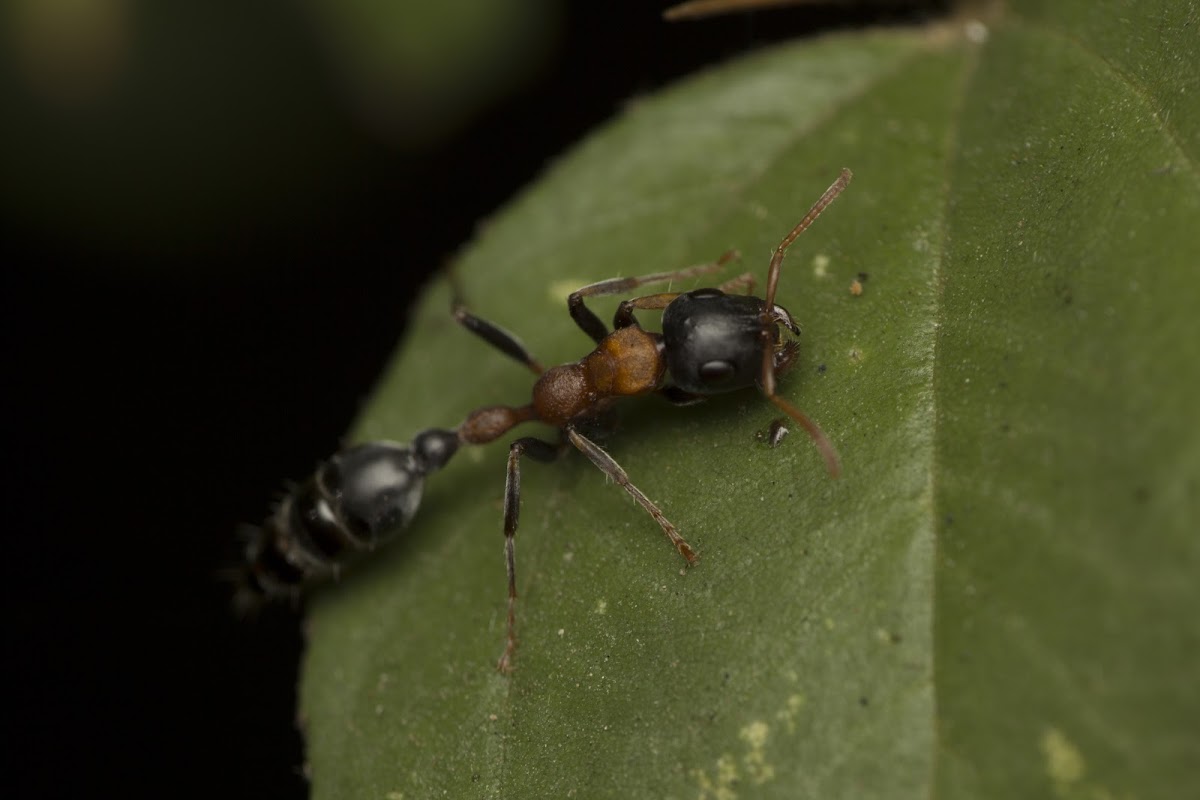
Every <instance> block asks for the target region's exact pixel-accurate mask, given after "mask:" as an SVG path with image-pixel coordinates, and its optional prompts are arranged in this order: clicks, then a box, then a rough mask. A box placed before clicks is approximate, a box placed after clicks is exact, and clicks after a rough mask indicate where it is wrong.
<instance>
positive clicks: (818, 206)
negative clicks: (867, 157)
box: [766, 167, 854, 309]
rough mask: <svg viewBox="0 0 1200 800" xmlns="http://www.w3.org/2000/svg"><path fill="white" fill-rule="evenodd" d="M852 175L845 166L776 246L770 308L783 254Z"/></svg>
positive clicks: (769, 283) (770, 276)
mask: <svg viewBox="0 0 1200 800" xmlns="http://www.w3.org/2000/svg"><path fill="white" fill-rule="evenodd" d="M852 177H854V175H853V174H852V173H851V172H850V170H848V169H846V168H845V167H843V168H842V174H841V175H839V176H838V179H837V180H836V181H834V182H833V185H831V186H830V187H829V188H828V189H826V190H825V194H823V195H821V196H820V197H819V198H817V202H815V203H813V204H812V208H810V209H809V210H808V213H807V214H805V215H804V219H802V220H800V222H799V223H797V224H796V227H794V228H792V231H791V233H789V234H788V235H787V236H785V237H783V241H782V242H780V243H779V247H776V248H775V255H773V256H771V266H770V268H769V269H768V270H767V297H766V306H767V308H768V309H772V308H774V307H775V287H776V286H778V285H779V268H780V267H782V266H783V254H784V253H786V252H787V249H788V248H789V247H791V246H792V242H794V241H796V237H797V236H799V235H800V234H802V233H804V231H805V230H806V229H807V228H808V226H809V225H812V224H813V221H814V220H815V219H816V218H817V217H819V216H821V212H822V211H824V210H825V209H826V208H827V207H828V206H829V204H830V203H832V202H833V201H834V200H835V199H836V198H837V196H838V195H839V194H841V193H842V190H843V189H845V188H846V186H847V185H848V184H849V183H850V179H851V178H852Z"/></svg>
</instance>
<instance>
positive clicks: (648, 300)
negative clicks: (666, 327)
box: [613, 292, 679, 330]
mask: <svg viewBox="0 0 1200 800" xmlns="http://www.w3.org/2000/svg"><path fill="white" fill-rule="evenodd" d="M676 297H679V292H663V293H662V294H648V295H644V296H642V297H635V298H633V299H631V300H622V301H621V305H619V306H617V313H616V314H614V315H613V328H615V329H616V330H620V329H621V328H628V327H629V326H630V325H637V324H638V321H637V319H636V318H635V317H634V316H633V312H634V311H662V310H663V309H664V308H666V307H667V306H669V305H670V304H671V301H672V300H674V299H675V298H676Z"/></svg>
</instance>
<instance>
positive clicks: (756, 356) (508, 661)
mask: <svg viewBox="0 0 1200 800" xmlns="http://www.w3.org/2000/svg"><path fill="white" fill-rule="evenodd" d="M850 177H851V175H850V170H848V169H843V170H842V172H841V175H839V176H838V179H837V180H836V181H834V183H833V184H832V185H831V186H830V187H829V188H828V189H826V190H825V193H824V194H822V195H821V197H820V198H819V199H818V200H817V202H815V203H814V204H813V206H812V208H810V209H809V210H808V213H807V214H805V215H804V218H803V219H802V220H800V222H799V223H797V225H796V226H795V227H794V228H792V230H791V231H790V232H789V233H788V234H787V236H785V237H783V240H782V241H781V242H780V243H779V246H778V247H776V248H775V252H774V254H773V255H772V257H771V263H770V266H769V268H768V270H767V293H766V297H765V298H761V299H760V298H758V297H754V296H752V295H750V294H748V293H747V294H728V293H727V292H728V291H730V290H733V289H739V288H740V289H745V290H746V291H747V292H750V291H753V287H754V278H753V277H752V276H751V275H750V274H749V273H744V274H742V275H739V276H738V277H736V278H733V279H731V280H729V281H726V282H725V283H723V284H722V285H721V286H719V287H717V288H705V289H694V290H692V291H690V292H661V293H658V294H649V295H643V296H640V297H634V298H632V299H629V300H625V301H623V302H622V303H621V304H620V305H619V306H618V308H617V312H616V316H615V317H614V319H613V330H612V331H609V330H608V328H607V327H605V325H604V323H603V322H602V321H601V320H600V318H599V317H598V316H596V314H595V313H594V312H593V311H592V310H591V309H589V308H588V307H587V306H586V305H585V304H584V301H585V300H586V299H587V298H592V297H600V296H604V295H613V294H627V293H629V292H630V291H631V290H633V289H636V288H638V287H639V286H644V285H646V284H654V283H666V282H668V281H672V280H676V279H682V278H690V277H693V276H696V275H701V274H704V273H708V272H713V271H715V270H717V269H720V268H721V267H722V266H724V265H725V264H726V263H727V262H728V261H730V260H732V259H734V258H736V257H737V253H736V251H733V250H730V251H728V252H726V253H725V254H724V255H722V256H721V257H720V258H718V259H717V260H716V261H714V262H711V263H709V264H701V265H698V266H694V267H688V268H686V269H680V270H675V271H673V272H660V273H656V274H653V275H644V276H641V277H632V278H612V279H609V280H604V281H600V282H598V283H593V284H590V285H588V286H585V287H583V288H582V289H579V290H578V291H576V292H574V293H572V294H571V295H570V297H569V298H568V299H567V309H568V311H569V313H570V315H571V319H573V320H574V321H575V324H576V325H578V326H579V327H580V328H581V329H582V330H583V332H584V333H586V334H587V335H588V336H590V337H591V338H592V339H593V340H594V341H595V343H596V348H595V349H594V350H592V352H590V353H588V354H587V355H586V356H584V357H583V358H581V359H580V360H579V361H576V362H575V363H573V364H563V365H561V366H557V367H551V368H549V369H546V368H544V367H543V366H542V365H541V364H540V363H538V361H537V359H535V358H534V357H533V355H532V354H531V353H530V352H529V351H528V350H527V349H526V348H525V346H524V345H523V344H521V342H520V341H519V340H518V339H517V338H516V337H515V336H514V335H512V334H511V333H509V332H507V331H505V330H503V329H501V328H499V327H497V326H495V325H493V324H492V323H490V322H487V321H486V320H484V319H481V318H479V317H477V316H475V315H474V314H472V313H471V312H470V311H468V310H467V308H466V306H465V305H464V304H463V303H462V302H461V300H459V299H458V298H457V297H456V298H455V300H454V303H453V314H454V318H455V320H456V321H457V322H458V323H459V324H460V325H462V326H463V327H464V328H466V329H467V330H468V331H470V332H471V333H473V334H475V335H476V336H478V337H479V338H481V339H483V340H484V341H485V342H487V343H488V344H490V345H492V346H493V347H495V348H496V349H497V350H500V351H501V352H502V353H504V354H505V355H507V356H509V357H510V358H512V359H514V360H516V361H518V362H519V363H521V364H523V365H525V366H526V367H528V368H529V370H530V371H532V372H533V373H534V374H535V375H537V380H536V381H535V382H534V384H533V391H532V399H531V401H530V402H529V403H528V404H526V405H522V406H507V405H494V406H485V407H483V408H479V409H476V410H475V411H472V412H471V413H470V414H468V415H467V418H466V419H465V420H463V422H462V423H461V424H460V425H459V426H458V427H457V428H454V429H452V430H447V429H442V428H430V429H428V430H425V431H422V432H420V433H418V434H417V435H416V437H415V438H414V439H413V441H412V443H411V444H398V443H395V442H388V441H375V442H367V443H364V444H360V445H356V446H354V447H351V448H349V449H347V450H344V451H342V452H340V453H338V454H336V455H334V456H333V457H332V458H330V459H329V460H328V461H325V462H324V463H322V464H321V465H320V466H319V467H318V468H317V470H316V472H315V473H314V474H313V475H312V476H310V477H309V478H308V479H307V480H306V481H305V482H304V483H302V484H300V485H299V486H298V487H297V488H295V489H294V490H293V491H292V492H291V493H289V494H288V495H287V496H286V497H284V498H283V500H282V501H281V502H280V503H279V505H278V506H277V507H276V508H275V509H274V511H273V512H272V514H271V516H270V517H268V518H267V520H266V522H265V523H264V524H263V526H262V527H261V528H260V529H257V530H256V531H255V532H254V534H253V535H252V536H251V539H250V542H249V544H248V545H247V548H246V564H245V567H244V569H243V570H242V574H241V576H240V578H239V580H238V583H239V587H238V591H237V594H236V596H235V603H236V604H237V605H238V606H240V607H242V608H250V607H253V606H255V605H257V604H258V602H259V601H261V600H263V599H267V598H271V597H277V596H289V595H290V596H292V597H296V596H297V595H298V593H299V590H300V588H301V587H302V586H303V585H304V584H307V583H309V582H310V581H311V580H314V579H318V578H321V577H329V576H334V577H336V575H337V572H338V569H339V567H340V565H341V563H342V561H343V559H344V558H345V557H346V556H347V555H350V554H352V553H354V552H357V551H363V550H371V549H374V548H375V547H376V546H377V545H379V544H382V543H383V542H384V541H386V540H387V539H390V538H392V537H393V536H395V535H396V534H397V533H399V532H400V531H401V530H403V529H405V528H406V527H408V525H409V523H410V522H411V521H412V518H413V516H414V515H415V514H416V512H417V508H418V506H419V505H420V502H421V493H422V490H423V485H424V481H425V478H426V476H428V475H430V474H431V473H434V472H436V471H438V470H439V469H441V468H442V467H444V466H445V465H446V463H447V462H448V461H449V460H450V459H451V458H452V457H453V456H454V454H455V453H456V452H457V451H458V448H459V447H460V446H461V445H477V444H486V443H488V442H491V441H494V440H496V439H498V438H499V437H501V436H503V435H504V434H506V433H508V431H510V430H512V429H513V428H515V427H516V426H518V425H520V424H522V423H525V422H534V421H537V422H542V423H546V424H549V425H552V426H554V427H556V428H558V429H559V431H560V437H559V441H558V442H557V443H553V442H547V441H544V440H542V439H538V438H536V437H532V436H526V437H523V438H520V439H517V440H516V441H514V442H513V443H512V444H511V445H509V448H508V469H507V477H506V481H505V486H504V560H505V565H506V568H507V573H508V613H507V635H506V639H505V646H504V653H503V655H501V657H500V661H499V663H498V664H497V669H499V670H500V671H501V672H509V671H511V670H512V666H513V656H514V654H515V652H516V646H517V638H516V601H517V578H516V557H515V551H514V538H515V536H516V533H517V523H518V520H519V516H520V509H521V459H522V458H523V457H526V456H527V457H529V458H532V459H534V460H535V461H542V462H547V463H549V462H553V461H555V460H556V459H557V458H559V456H561V455H562V454H563V453H564V452H565V451H566V450H567V449H568V448H569V447H574V448H575V449H577V450H579V451H580V452H582V453H583V454H584V455H585V456H587V457H588V459H590V460H591V462H592V463H593V464H595V465H596V466H597V467H599V468H600V470H601V471H602V472H604V474H605V475H607V476H608V477H609V478H611V479H612V480H613V482H614V483H616V484H617V485H618V486H620V487H621V488H622V489H624V490H625V491H626V492H627V493H628V494H629V495H630V496H631V497H632V498H633V499H634V500H635V501H637V503H638V504H639V505H641V507H642V508H644V509H645V510H646V511H647V513H649V514H650V516H652V517H653V518H654V521H655V522H657V523H658V524H659V527H661V528H662V530H663V533H665V534H666V535H667V538H668V539H670V540H671V543H672V544H673V545H674V546H675V549H676V550H677V551H679V555H681V556H682V557H683V559H684V560H685V561H686V562H687V563H688V564H689V565H693V564H695V563H696V560H697V555H696V551H695V550H693V549H692V547H691V545H689V544H688V543H687V542H686V541H685V540H684V538H683V537H682V536H681V535H680V534H679V531H678V530H676V529H675V526H674V525H672V524H671V523H670V521H669V520H667V518H666V517H665V516H664V515H663V513H662V511H660V510H659V508H658V506H656V505H655V504H654V503H652V502H651V501H650V499H649V498H648V497H646V495H644V494H642V492H641V490H639V489H638V488H637V487H636V486H634V485H633V483H632V482H630V480H629V476H628V475H626V474H625V470H623V469H621V467H620V465H619V464H617V462H616V461H614V460H613V458H612V456H610V455H609V454H608V453H606V452H605V451H604V450H603V449H601V447H600V446H599V445H597V444H596V443H595V442H593V441H592V440H591V439H590V438H589V437H588V434H589V433H591V431H592V430H594V429H595V428H596V427H597V425H601V426H602V424H603V422H604V421H605V418H606V417H607V415H608V413H609V412H610V411H611V410H612V408H613V406H614V405H615V404H616V402H617V400H619V399H620V398H623V397H633V396H637V395H644V394H650V393H657V394H659V395H661V396H662V397H664V398H665V399H666V400H667V401H669V402H671V403H673V404H675V405H690V404H692V403H697V402H701V401H703V400H704V398H705V397H706V396H707V395H711V394H718V393H721V392H727V391H732V390H735V389H743V388H748V387H750V386H758V388H759V389H761V390H762V392H763V394H764V395H766V396H767V399H769V400H770V401H771V402H772V403H774V404H775V405H776V406H777V407H778V408H779V409H781V410H782V411H783V412H784V413H786V414H787V415H788V416H789V417H791V418H792V419H793V420H795V421H796V422H797V423H798V424H799V425H800V426H801V427H803V428H804V429H805V430H806V431H807V432H808V435H809V436H810V437H812V440H813V442H814V443H815V444H816V446H817V449H818V450H819V451H820V453H821V455H822V456H823V457H824V459H825V464H826V467H827V468H828V470H829V472H830V474H831V475H833V476H834V477H837V475H838V474H839V472H840V466H839V464H838V458H837V453H836V452H835V450H834V448H833V445H832V444H831V443H830V442H829V440H828V439H827V438H826V437H825V434H824V433H822V431H821V429H820V428H819V427H817V425H816V423H814V422H812V421H811V420H810V419H809V418H808V417H806V416H805V415H804V414H803V413H802V412H801V411H800V410H799V409H797V408H795V407H794V406H792V404H791V403H789V402H787V401H786V400H784V399H783V398H782V397H779V396H778V395H777V394H776V393H775V379H776V376H777V375H779V374H780V373H783V372H785V371H787V370H788V369H789V368H791V367H792V366H793V364H794V363H795V360H796V355H797V352H798V350H799V345H798V344H797V342H796V341H795V339H794V338H792V339H788V340H786V341H785V340H784V338H783V334H782V331H781V329H786V330H787V331H788V332H790V333H791V334H792V335H793V336H794V337H795V336H799V334H800V329H799V327H798V326H797V325H796V322H795V320H794V319H793V318H792V315H791V314H790V313H788V311H787V310H786V309H785V308H783V307H782V306H779V305H776V304H775V289H776V287H777V286H778V284H779V272H780V267H781V266H782V264H783V256H784V253H786V252H787V249H788V247H790V246H791V244H792V242H794V241H795V240H796V237H798V236H799V235H800V234H801V233H803V232H804V231H805V229H807V228H808V226H809V225H811V224H812V222H813V220H815V219H816V218H817V217H818V216H819V215H820V214H821V212H822V211H824V210H825V208H826V207H827V206H828V205H829V204H830V203H832V202H833V200H834V199H835V198H836V197H837V196H838V195H839V194H841V193H842V191H843V190H844V189H845V188H846V185H847V184H848V183H849V182H850ZM637 311H661V312H662V333H654V332H652V331H647V330H644V329H643V328H642V326H641V325H640V324H638V321H637V319H636V318H635V316H634V312H637ZM668 379H669V382H668ZM780 438H781V437H780ZM776 441H777V440H776Z"/></svg>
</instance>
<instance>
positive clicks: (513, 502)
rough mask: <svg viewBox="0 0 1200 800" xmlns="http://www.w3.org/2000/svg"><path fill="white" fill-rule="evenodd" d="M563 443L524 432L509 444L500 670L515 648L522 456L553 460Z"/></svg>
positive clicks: (508, 666)
mask: <svg viewBox="0 0 1200 800" xmlns="http://www.w3.org/2000/svg"><path fill="white" fill-rule="evenodd" d="M562 452H563V444H561V443H560V444H557V445H555V444H551V443H550V442H545V441H542V440H541V439H536V438H534V437H532V436H526V437H525V438H523V439H517V440H516V441H515V442H513V443H512V444H511V445H510V446H509V448H508V473H507V477H506V479H505V481H504V563H505V565H506V567H507V570H508V633H507V637H506V639H505V644H504V654H503V655H502V656H500V661H499V662H498V663H497V664H496V669H498V670H499V671H500V672H512V661H513V655H514V654H515V653H516V652H517V558H516V543H515V539H516V535H517V522H518V520H519V519H520V516H521V456H523V455H527V456H530V457H531V458H534V459H537V460H538V461H542V462H545V463H550V462H552V461H554V460H556V459H557V458H558V457H559V455H561V454H562Z"/></svg>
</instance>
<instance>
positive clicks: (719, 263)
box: [567, 250, 739, 344]
mask: <svg viewBox="0 0 1200 800" xmlns="http://www.w3.org/2000/svg"><path fill="white" fill-rule="evenodd" d="M738 257H739V253H738V251H736V250H727V251H726V252H724V253H722V254H721V257H720V258H718V259H717V260H716V261H713V262H711V263H708V264H697V265H696V266H693V267H685V268H683V269H677V270H672V271H671V272H656V273H654V274H653V275H642V276H640V277H634V278H609V279H608V280H604V281H597V282H596V283H592V284H588V285H587V286H584V287H583V288H582V289H579V290H577V291H574V292H571V295H570V296H569V297H568V298H567V311H569V312H570V314H571V319H573V320H575V324H576V325H578V326H579V327H580V329H581V330H582V331H583V332H584V333H586V334H587V335H588V336H590V337H592V340H593V341H595V342H596V344H599V343H600V342H601V341H602V340H603V339H604V337H605V336H608V328H606V327H605V326H604V323H603V322H602V321H601V320H600V318H599V317H597V316H596V313H595V312H594V311H592V310H591V309H590V308H588V307H587V306H585V305H584V304H583V300H584V298H586V297H602V296H604V295H610V294H628V293H629V292H631V291H633V290H634V289H636V288H638V287H639V286H645V285H647V284H650V283H666V282H667V281H673V280H677V279H683V278H694V277H695V276H697V275H704V274H705V273H708V272H716V271H717V270H719V269H720V268H721V267H723V266H725V264H726V263H728V262H729V261H732V260H733V259H735V258H738Z"/></svg>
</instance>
